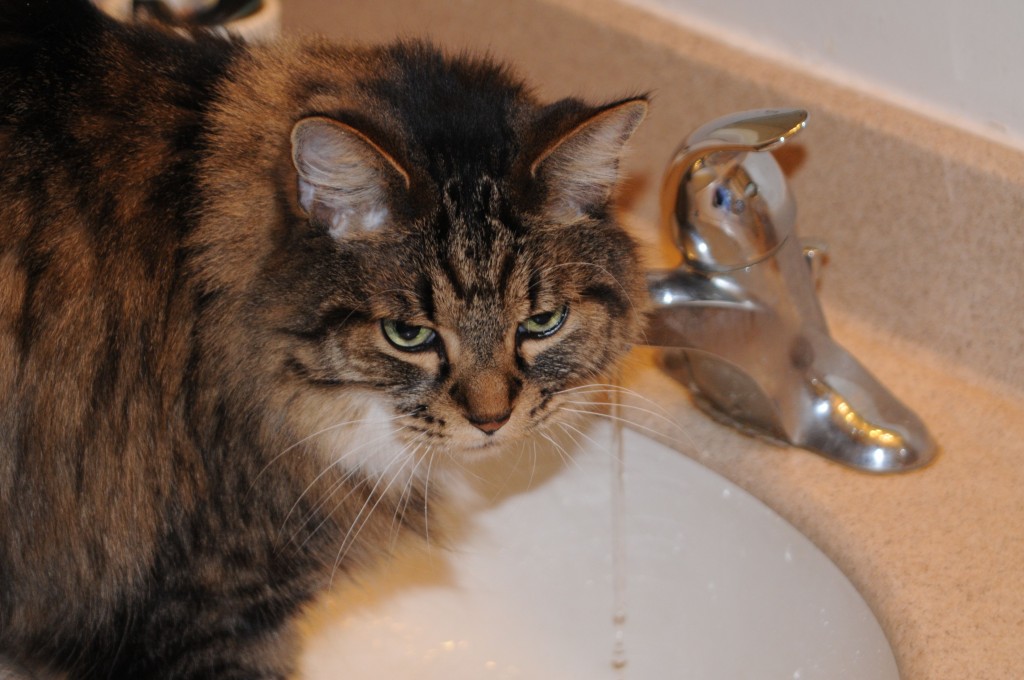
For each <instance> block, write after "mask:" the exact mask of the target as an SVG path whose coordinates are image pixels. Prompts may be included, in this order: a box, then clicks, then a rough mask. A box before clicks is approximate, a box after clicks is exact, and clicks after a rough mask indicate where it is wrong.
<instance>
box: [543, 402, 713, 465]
mask: <svg viewBox="0 0 1024 680" xmlns="http://www.w3.org/2000/svg"><path fill="white" fill-rule="evenodd" d="M559 409H560V410H562V411H566V412H568V413H580V414H585V415H589V416H593V417H596V418H604V419H606V420H610V421H613V422H618V423H622V424H624V425H627V426H628V427H629V428H630V429H633V430H638V431H641V432H645V433H647V434H649V435H651V436H653V437H655V438H659V437H661V438H663V437H665V436H666V435H665V433H664V432H662V431H660V430H657V429H655V428H653V427H649V426H647V425H644V424H643V423H639V422H637V421H635V420H630V419H629V418H623V417H621V416H616V415H612V414H610V413H601V412H600V411H586V410H583V409H572V408H565V407H562V406H560V407H559ZM679 434H680V436H682V437H683V438H684V439H685V440H686V443H687V444H688V445H689V446H690V450H691V451H693V452H695V453H699V452H700V447H699V446H697V445H696V443H695V442H694V441H693V438H692V437H691V436H690V435H689V433H687V432H686V431H685V430H683V429H680V430H679Z"/></svg>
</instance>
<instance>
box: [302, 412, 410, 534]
mask: <svg viewBox="0 0 1024 680" xmlns="http://www.w3.org/2000/svg"><path fill="white" fill-rule="evenodd" d="M407 429H409V428H408V426H402V427H400V428H398V429H396V430H395V431H394V432H388V433H385V434H382V435H380V436H379V437H375V438H374V439H371V440H369V441H365V442H363V443H362V444H360V445H358V446H356V447H355V448H352V449H349V450H348V451H346V452H345V453H344V454H342V455H341V456H339V457H338V458H336V459H335V460H333V461H331V463H330V465H327V466H326V467H324V469H323V470H321V471H320V473H319V474H317V475H316V477H314V478H313V480H312V481H311V482H310V483H309V484H308V485H307V486H306V488H305V489H304V490H303V491H302V493H301V494H299V497H298V498H296V499H295V502H294V503H293V504H292V506H291V508H289V510H288V512H287V514H285V517H284V520H283V524H282V529H283V528H284V525H285V524H287V523H288V519H289V518H290V517H291V515H292V513H293V512H295V508H297V507H298V505H299V503H301V502H302V499H303V498H304V497H305V496H306V494H307V493H309V491H310V490H311V489H313V488H314V487H315V486H316V484H317V482H319V481H320V479H322V478H323V477H324V475H326V474H327V473H329V472H330V471H331V470H332V469H333V468H335V467H343V466H344V465H343V464H344V463H345V462H346V460H347V459H349V458H352V457H353V456H355V455H356V454H358V453H359V452H360V451H361V450H362V449H365V448H366V447H368V446H373V445H374V444H376V443H377V442H379V441H382V440H386V439H389V438H391V437H393V436H395V435H396V434H398V433H399V432H402V431H403V430H407ZM419 436H422V435H418V437H419ZM418 437H417V438H418ZM355 472H356V470H354V469H353V470H351V471H349V472H348V473H347V474H345V475H343V476H342V477H341V479H339V480H337V481H336V482H334V484H332V485H331V487H330V488H329V489H328V490H327V491H326V492H325V494H324V497H323V498H321V499H320V501H318V502H317V503H316V504H315V505H314V506H313V508H312V509H311V510H310V511H309V514H308V515H307V518H306V519H305V520H304V521H302V522H301V523H300V526H303V525H305V524H306V522H308V521H309V518H310V517H312V516H314V515H315V514H316V513H317V512H319V510H320V509H321V508H322V507H323V505H324V504H325V503H326V502H327V499H329V498H330V496H331V495H333V493H334V491H335V490H336V489H337V488H338V487H339V486H341V485H343V484H345V483H346V482H347V481H348V480H349V479H350V478H351V476H352V475H353V474H354V473H355Z"/></svg>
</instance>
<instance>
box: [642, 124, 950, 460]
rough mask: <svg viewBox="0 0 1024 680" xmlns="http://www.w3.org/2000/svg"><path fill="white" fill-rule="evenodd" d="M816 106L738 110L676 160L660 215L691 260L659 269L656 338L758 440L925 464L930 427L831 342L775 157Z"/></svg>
mask: <svg viewBox="0 0 1024 680" xmlns="http://www.w3.org/2000/svg"><path fill="white" fill-rule="evenodd" d="M806 125H807V112H806V111H799V110H760V111H747V112H742V113H735V114H732V115H729V116H725V117H723V118H720V119H717V120H714V121H712V122H710V123H708V124H707V125H704V126H703V127H701V128H699V129H698V130H697V131H696V132H694V133H693V134H692V135H690V137H689V138H688V139H687V140H686V142H685V144H683V146H682V147H681V148H680V149H679V151H678V152H677V153H676V154H675V156H674V158H673V160H672V162H671V163H670V165H669V167H668V170H667V172H666V176H665V182H664V185H663V188H662V221H663V222H664V224H665V225H666V226H667V227H668V228H669V229H671V230H672V233H673V235H674V237H675V242H676V245H677V246H678V247H679V249H680V251H681V252H682V256H683V261H682V263H681V264H680V265H679V266H678V267H677V268H675V269H671V270H667V271H656V272H651V273H650V274H648V287H649V289H650V294H651V298H652V300H653V301H654V306H655V310H654V313H653V316H652V319H651V323H650V325H649V328H648V333H647V343H648V344H650V345H654V346H658V347H661V348H663V349H664V351H663V353H662V355H663V365H664V367H665V368H666V370H667V371H668V372H669V373H670V374H671V375H673V377H675V378H677V379H679V380H681V381H682V382H684V383H685V384H686V385H687V386H688V387H689V388H690V389H691V391H692V392H693V394H694V396H695V398H696V401H697V403H698V404H699V405H700V406H701V407H703V408H704V409H705V410H707V411H709V412H710V413H711V414H712V415H715V416H717V417H718V418H720V419H724V420H725V421H726V422H728V423H730V424H732V425H734V426H736V427H738V428H740V429H741V430H744V431H747V432H749V433H753V434H759V435H761V436H766V437H768V438H770V439H773V440H776V441H780V442H784V443H788V444H792V445H795V446H799V447H802V448H805V449H809V450H811V451H815V452H818V453H820V454H823V455H825V456H827V457H828V458H831V459H833V460H836V461H839V462H841V463H844V464H846V465H850V466H853V467H855V468H859V469H862V470H867V471H871V472H896V471H903V470H910V469H913V468H916V467H920V466H923V465H926V464H927V463H928V462H930V461H931V459H932V458H933V457H934V455H935V452H936V446H935V442H934V441H933V440H932V438H931V436H930V435H929V434H928V431H927V429H926V428H925V426H924V424H923V423H922V422H921V420H920V419H919V418H918V417H917V416H916V415H915V414H914V413H912V412H911V411H910V410H909V409H908V408H907V407H906V406H904V405H903V404H902V403H900V402H899V401H898V400H897V399H896V398H895V397H894V396H893V395H892V394H890V393H889V392H888V391H887V390H886V389H885V388H884V387H883V386H882V385H881V383H879V382H878V380H876V379H875V377H874V376H872V375H871V374H870V373H869V372H868V371H867V369H865V368H864V367H863V366H862V365H861V364H860V363H859V362H858V361H857V360H856V359H855V358H854V357H853V356H852V355H851V354H850V353H848V352H847V351H846V350H844V349H843V348H842V347H840V346H839V345H838V344H837V343H836V342H835V341H834V340H833V339H832V337H831V336H830V335H829V331H828V326H827V325H826V323H825V316H824V314H823V313H822V311H821V307H820V305H819V304H818V299H817V296H816V294H815V286H814V273H813V272H814V270H815V269H816V266H817V260H818V257H819V255H820V251H819V250H818V249H816V248H805V247H803V246H802V245H801V244H800V242H799V241H798V239H797V237H796V235H795V234H794V224H795V218H796V208H795V205H794V202H793V199H792V197H791V195H790V192H789V189H788V187H787V184H786V179H785V177H784V176H783V174H782V170H781V169H780V168H779V165H778V163H776V161H775V159H774V157H773V156H772V154H771V153H768V152H770V151H771V150H772V149H775V148H777V147H778V146H779V145H781V144H783V143H784V142H785V141H786V140H788V139H789V138H790V137H791V136H792V135H794V134H796V133H798V132H799V131H800V130H802V129H803V128H804V127H805V126H806Z"/></svg>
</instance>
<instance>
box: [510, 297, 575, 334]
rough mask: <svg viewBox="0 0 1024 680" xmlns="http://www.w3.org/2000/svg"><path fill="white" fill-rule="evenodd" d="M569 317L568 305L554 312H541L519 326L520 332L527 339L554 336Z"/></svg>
mask: <svg viewBox="0 0 1024 680" xmlns="http://www.w3.org/2000/svg"><path fill="white" fill-rule="evenodd" d="M568 315H569V307H568V305H562V306H561V307H560V308H559V309H557V310H555V311H553V312H541V313H540V314H534V315H533V316H531V317H530V318H529V319H527V320H526V321H524V322H522V323H521V324H519V332H520V333H522V334H524V335H526V336H527V337H530V338H534V339H539V338H546V337H548V336H549V335H554V334H555V333H556V332H558V329H559V328H561V327H562V324H563V323H565V317H567V316H568Z"/></svg>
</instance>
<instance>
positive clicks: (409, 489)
mask: <svg viewBox="0 0 1024 680" xmlns="http://www.w3.org/2000/svg"><path fill="white" fill-rule="evenodd" d="M422 450H423V443H422V442H417V443H416V445H415V446H414V447H413V448H412V450H411V451H408V454H407V455H408V456H409V457H410V458H411V459H413V460H415V461H416V463H415V464H414V465H413V467H412V470H410V471H409V479H408V480H406V482H405V488H404V489H402V493H401V495H400V496H399V497H398V503H397V504H396V505H395V512H394V515H393V516H392V518H391V550H392V552H393V551H394V548H395V545H396V543H397V542H398V537H399V536H400V535H401V532H402V526H401V525H402V518H403V517H405V513H406V511H407V510H408V509H409V503H410V502H412V496H413V490H414V489H415V485H416V471H417V470H419V468H420V465H422V464H423V460H424V458H423V457H422V456H420V451H422Z"/></svg>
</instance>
